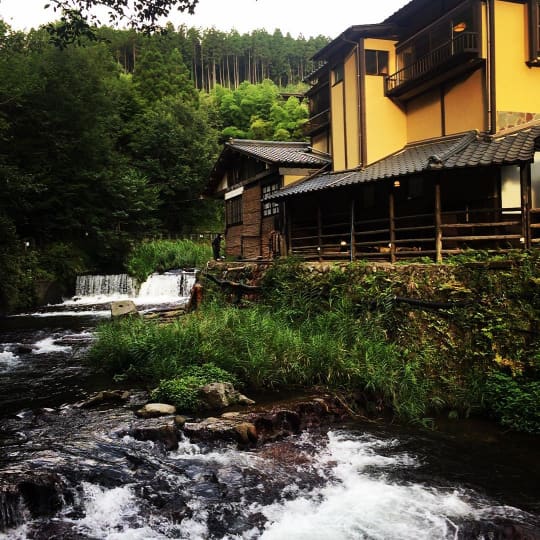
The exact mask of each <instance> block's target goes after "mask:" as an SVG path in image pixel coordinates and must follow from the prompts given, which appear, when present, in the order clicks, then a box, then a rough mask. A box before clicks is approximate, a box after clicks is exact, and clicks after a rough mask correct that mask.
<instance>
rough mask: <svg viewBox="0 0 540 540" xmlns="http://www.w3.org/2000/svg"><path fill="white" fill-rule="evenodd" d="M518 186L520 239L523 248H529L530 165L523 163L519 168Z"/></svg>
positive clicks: (530, 235)
mask: <svg viewBox="0 0 540 540" xmlns="http://www.w3.org/2000/svg"><path fill="white" fill-rule="evenodd" d="M519 178H520V185H521V237H522V238H523V247H524V248H525V249H530V247H531V237H532V233H531V219H530V215H529V210H530V207H531V203H530V197H529V194H530V191H531V190H530V185H531V165H530V164H529V163H523V164H522V165H521V167H520V175H519Z"/></svg>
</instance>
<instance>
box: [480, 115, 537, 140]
mask: <svg viewBox="0 0 540 540" xmlns="http://www.w3.org/2000/svg"><path fill="white" fill-rule="evenodd" d="M538 126H540V118H538V119H536V120H531V121H530V122H525V123H524V124H519V125H517V126H512V127H509V128H506V129H502V130H501V131H499V132H497V133H495V134H493V135H489V137H488V138H489V140H494V139H499V138H501V137H506V136H507V135H514V134H516V133H519V132H520V131H527V130H528V129H531V128H534V127H538Z"/></svg>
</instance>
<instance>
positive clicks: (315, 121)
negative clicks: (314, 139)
mask: <svg viewBox="0 0 540 540" xmlns="http://www.w3.org/2000/svg"><path fill="white" fill-rule="evenodd" d="M329 124H330V109H325V110H324V111H321V112H320V113H318V114H316V115H314V116H312V117H310V119H309V120H308V121H307V122H306V123H305V124H304V128H303V131H304V135H305V136H306V137H309V136H310V135H313V134H315V133H317V132H318V131H321V130H322V129H324V128H325V127H327V126H328V125H329Z"/></svg>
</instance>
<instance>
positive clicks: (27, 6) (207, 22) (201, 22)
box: [0, 0, 408, 38]
mask: <svg viewBox="0 0 540 540" xmlns="http://www.w3.org/2000/svg"><path fill="white" fill-rule="evenodd" d="M47 3H48V2H47V0H0V17H1V18H3V19H4V20H5V21H6V22H7V23H8V24H9V25H10V26H11V27H12V28H14V29H15V30H30V29H31V28H36V27H38V26H39V25H41V24H44V23H46V22H49V21H51V20H54V19H55V14H54V12H53V11H52V9H47V10H46V9H44V6H45V4H47ZM406 3H408V0H199V4H198V6H197V8H196V11H195V14H194V15H190V14H188V13H178V12H174V14H173V15H172V16H171V17H169V20H170V21H171V22H172V23H173V24H174V25H175V26H178V25H180V24H185V25H187V26H194V27H197V28H212V27H215V28H217V29H218V30H223V31H228V30H231V29H233V28H234V29H236V30H238V31H239V32H240V33H247V32H250V31H252V30H255V29H265V30H267V31H268V32H270V33H272V32H273V31H274V30H275V29H276V28H279V29H280V30H281V31H282V32H283V33H284V34H286V33H287V32H289V33H290V34H291V35H292V36H293V37H298V35H299V34H302V35H303V36H304V37H310V36H317V35H324V36H329V37H332V38H334V37H336V36H338V35H339V34H341V32H343V31H344V30H346V29H347V28H348V27H349V26H352V25H355V24H370V23H378V22H382V21H383V20H384V19H385V18H386V17H388V16H389V15H391V14H392V13H394V12H395V11H397V10H398V9H399V8H400V7H402V6H404V5H405V4H406ZM102 20H103V21H104V22H106V21H107V18H106V17H103V19H102Z"/></svg>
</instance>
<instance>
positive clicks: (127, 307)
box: [111, 300, 139, 319]
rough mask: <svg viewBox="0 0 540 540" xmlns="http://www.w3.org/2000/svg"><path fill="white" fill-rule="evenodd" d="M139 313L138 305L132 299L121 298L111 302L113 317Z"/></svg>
mask: <svg viewBox="0 0 540 540" xmlns="http://www.w3.org/2000/svg"><path fill="white" fill-rule="evenodd" d="M133 315H139V312H138V310H137V306H136V305H135V302H133V301H132V300H121V301H117V302H111V317H112V318H113V319H115V318H117V317H127V316H133Z"/></svg>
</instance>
